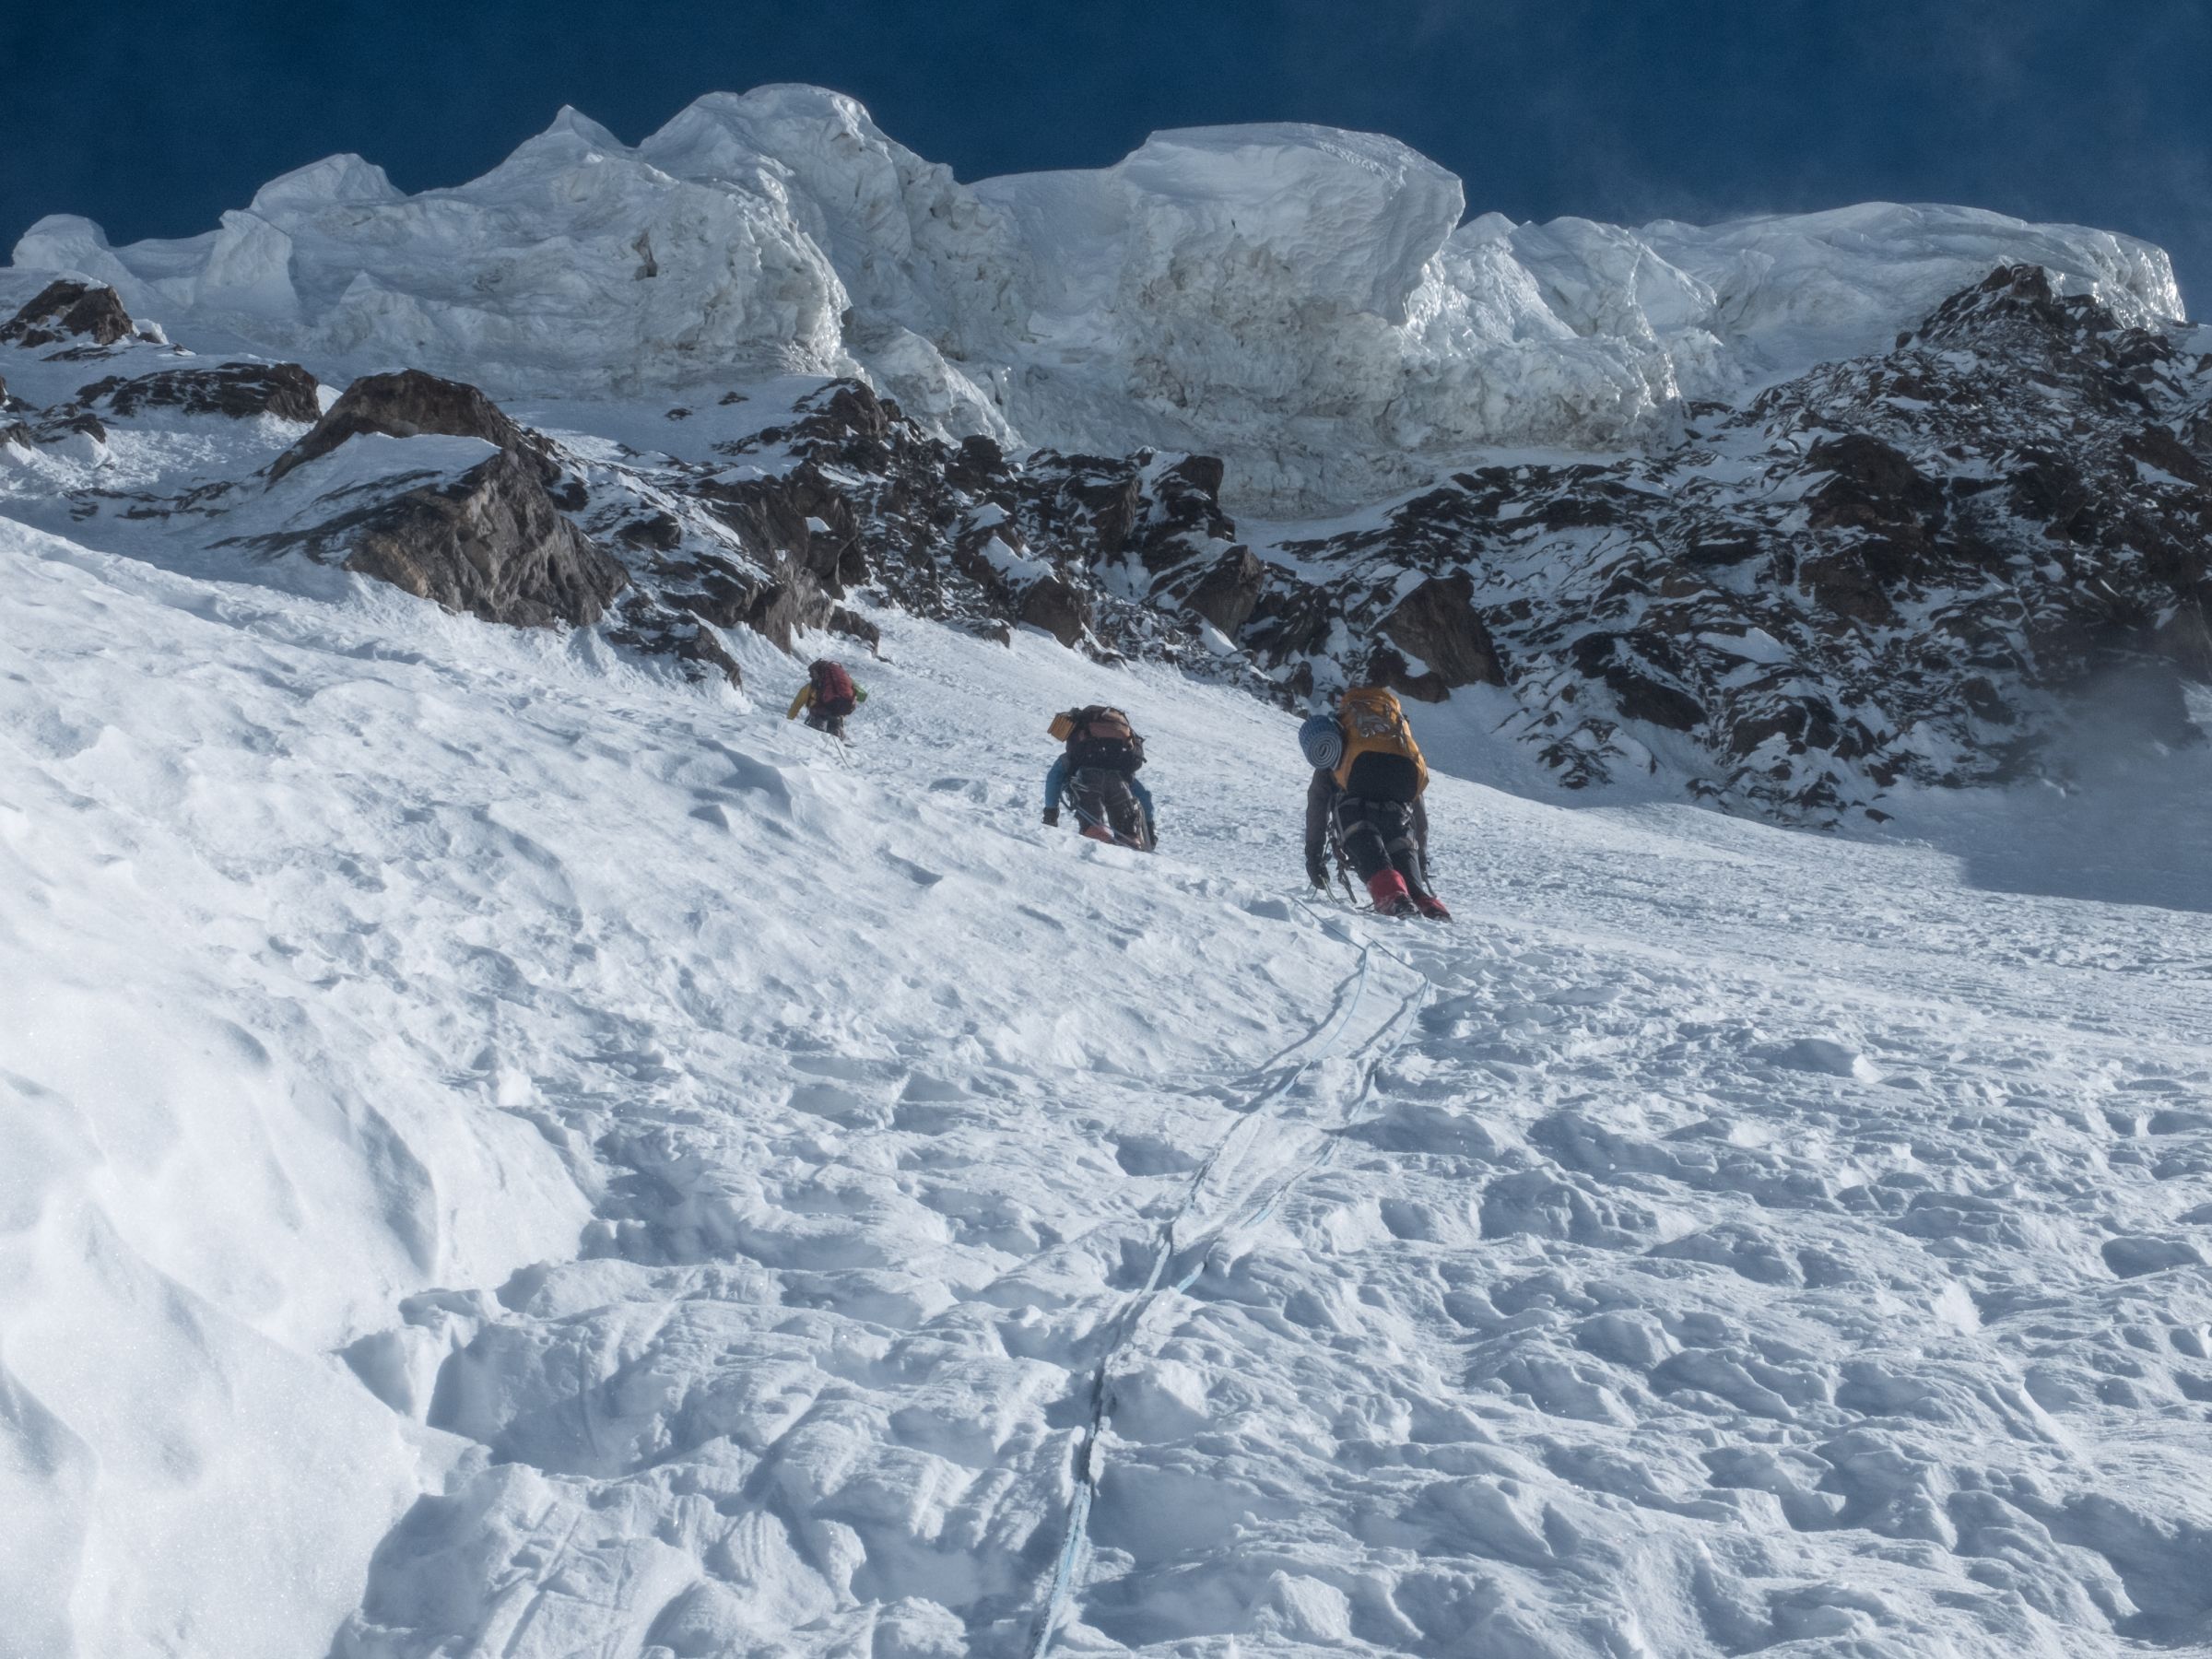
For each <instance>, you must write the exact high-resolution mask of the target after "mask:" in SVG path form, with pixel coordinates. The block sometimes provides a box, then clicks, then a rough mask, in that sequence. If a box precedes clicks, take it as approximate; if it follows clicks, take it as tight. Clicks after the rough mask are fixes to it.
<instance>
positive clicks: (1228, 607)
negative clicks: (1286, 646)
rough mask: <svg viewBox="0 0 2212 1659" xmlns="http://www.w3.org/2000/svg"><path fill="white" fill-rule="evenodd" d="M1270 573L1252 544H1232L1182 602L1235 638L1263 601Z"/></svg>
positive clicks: (1183, 597)
mask: <svg viewBox="0 0 2212 1659" xmlns="http://www.w3.org/2000/svg"><path fill="white" fill-rule="evenodd" d="M1266 576H1267V567H1266V566H1265V565H1264V564H1262V563H1261V562H1260V561H1259V559H1258V558H1257V557H1256V556H1255V555H1254V554H1253V550H1252V549H1251V548H1250V547H1231V548H1230V550H1229V551H1228V552H1226V553H1224V554H1222V555H1221V557H1220V558H1219V559H1217V560H1215V561H1214V563H1213V565H1212V566H1211V567H1210V568H1208V569H1207V570H1206V571H1204V572H1203V573H1202V574H1201V575H1200V576H1199V578H1198V580H1197V581H1196V582H1193V583H1192V584H1191V585H1190V587H1189V588H1188V589H1187V590H1185V592H1184V593H1183V594H1182V603H1183V605H1184V606H1185V607H1186V608H1188V609H1190V610H1193V611H1195V612H1197V614H1198V615H1200V616H1201V617H1204V618H1206V620H1207V621H1208V622H1211V623H1212V624H1213V625H1214V626H1215V627H1216V628H1218V629H1220V630H1221V632H1222V633H1224V634H1226V635H1227V636H1228V637H1229V638H1230V639H1232V640H1233V639H1235V638H1236V637H1237V634H1238V632H1239V630H1240V629H1242V628H1243V626H1244V624H1245V622H1246V621H1247V620H1249V619H1250V618H1251V616H1252V612H1253V606H1256V605H1258V604H1259V602H1260V589H1261V586H1262V585H1263V584H1264V583H1265V581H1266Z"/></svg>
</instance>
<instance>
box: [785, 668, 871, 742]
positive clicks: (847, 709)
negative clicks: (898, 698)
mask: <svg viewBox="0 0 2212 1659" xmlns="http://www.w3.org/2000/svg"><path fill="white" fill-rule="evenodd" d="M867 700H868V694H867V693H866V692H865V691H863V690H862V689H861V688H859V687H858V686H856V685H854V684H853V677H852V676H851V675H850V674H847V673H846V672H845V665H843V664H842V663H833V662H831V661H830V659H829V658H828V657H817V658H816V659H815V660H814V661H813V662H812V663H810V664H808V665H807V667H806V684H805V685H803V686H801V687H800V688H799V694H798V695H797V696H796V697H794V698H793V699H792V700H791V707H790V709H789V710H788V711H786V712H785V713H784V715H783V718H784V719H786V720H796V719H797V718H798V717H799V712H800V711H801V710H804V711H805V712H806V724H808V725H809V726H811V727H812V728H813V729H814V730H816V731H818V732H827V733H829V734H830V736H832V737H842V736H843V735H845V716H846V715H848V714H850V713H852V712H853V710H854V709H857V708H858V707H860V705H861V704H862V703H864V702H866V701H867Z"/></svg>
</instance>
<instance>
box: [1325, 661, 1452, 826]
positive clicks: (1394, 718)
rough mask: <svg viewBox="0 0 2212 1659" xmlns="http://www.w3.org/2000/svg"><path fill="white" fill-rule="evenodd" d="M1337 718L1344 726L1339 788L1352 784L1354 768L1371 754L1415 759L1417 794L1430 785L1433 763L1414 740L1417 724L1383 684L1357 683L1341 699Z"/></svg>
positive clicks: (1414, 790)
mask: <svg viewBox="0 0 2212 1659" xmlns="http://www.w3.org/2000/svg"><path fill="white" fill-rule="evenodd" d="M1336 718H1337V722H1338V724H1341V725H1342V726H1343V728H1344V753H1343V756H1342V757H1341V758H1340V759H1338V760H1337V762H1336V766H1335V776H1336V786H1337V787H1338V788H1339V789H1349V788H1350V787H1351V782H1352V768H1353V767H1354V766H1356V765H1357V764H1358V763H1359V760H1360V759H1361V758H1362V757H1363V756H1367V755H1382V756H1393V757H1396V758H1398V759H1404V760H1407V761H1410V762H1412V786H1413V793H1414V794H1419V793H1420V792H1421V791H1422V790H1424V789H1426V788H1428V786H1429V763H1428V762H1427V761H1426V760H1424V759H1422V758H1421V746H1420V745H1419V744H1418V743H1416V742H1415V741H1414V740H1413V728H1412V727H1411V726H1409V725H1407V724H1406V712H1405V711H1404V710H1403V709H1401V708H1399V707H1398V700H1397V698H1396V697H1394V695H1392V694H1391V693H1390V692H1388V691H1385V690H1384V689H1382V687H1380V686H1357V687H1354V688H1352V689H1351V690H1349V691H1347V692H1346V693H1345V694H1344V696H1343V698H1342V700H1340V701H1339V702H1338V703H1337V705H1336ZM1407 798H1408V799H1410V798H1411V797H1410V796H1408V797H1407Z"/></svg>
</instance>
